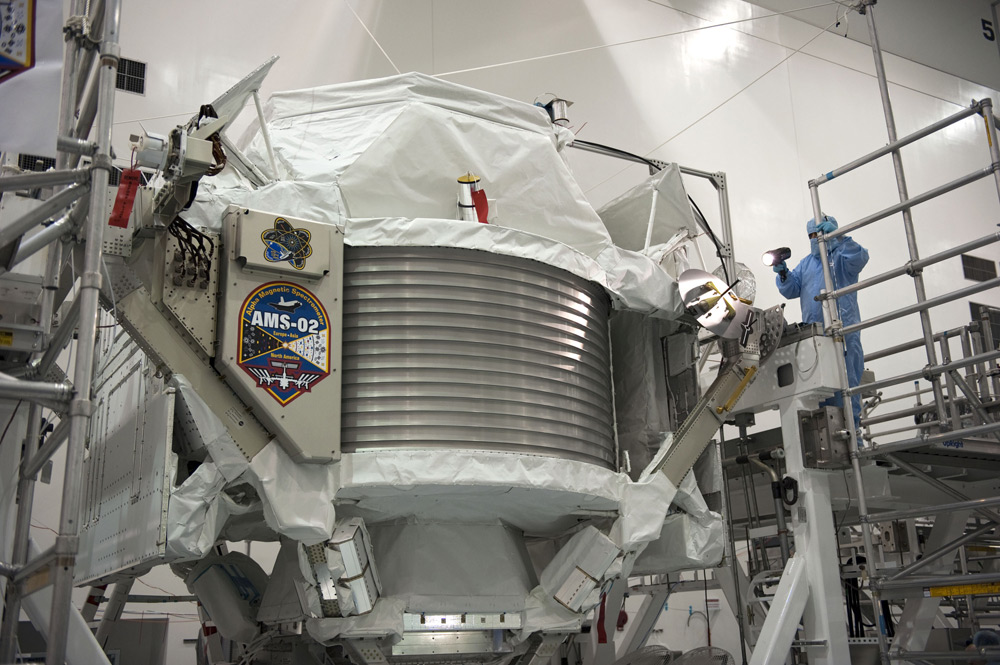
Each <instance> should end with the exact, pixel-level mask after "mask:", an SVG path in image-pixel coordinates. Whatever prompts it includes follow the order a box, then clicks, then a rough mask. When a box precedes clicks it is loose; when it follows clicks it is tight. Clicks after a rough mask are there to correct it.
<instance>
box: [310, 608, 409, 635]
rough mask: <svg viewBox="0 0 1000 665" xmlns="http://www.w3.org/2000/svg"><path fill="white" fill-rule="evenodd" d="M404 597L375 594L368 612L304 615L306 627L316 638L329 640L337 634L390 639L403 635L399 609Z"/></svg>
mask: <svg viewBox="0 0 1000 665" xmlns="http://www.w3.org/2000/svg"><path fill="white" fill-rule="evenodd" d="M405 610H406V601H405V600H402V599H400V598H379V599H378V600H377V601H375V607H374V608H373V609H372V611H371V612H369V613H368V614H362V615H361V616H353V617H339V618H326V619H306V631H307V632H308V633H309V635H310V636H312V638H313V639H314V640H316V641H317V642H320V643H322V644H330V643H331V642H332V641H333V640H335V639H337V638H338V637H348V638H350V637H382V636H388V637H389V640H390V641H392V642H398V641H399V640H400V639H402V637H403V612H404V611H405Z"/></svg>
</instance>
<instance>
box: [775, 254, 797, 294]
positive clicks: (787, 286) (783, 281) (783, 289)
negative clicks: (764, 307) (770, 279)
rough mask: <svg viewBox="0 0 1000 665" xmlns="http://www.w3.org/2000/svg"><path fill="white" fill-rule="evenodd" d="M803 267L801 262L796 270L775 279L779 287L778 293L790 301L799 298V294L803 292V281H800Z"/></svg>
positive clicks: (788, 271)
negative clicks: (800, 272)
mask: <svg viewBox="0 0 1000 665" xmlns="http://www.w3.org/2000/svg"><path fill="white" fill-rule="evenodd" d="M801 267H802V263H801V262H800V263H799V265H797V266H795V269H794V270H787V271H785V273H784V274H781V275H778V276H776V277H775V278H774V283H775V284H777V285H778V292H779V293H781V295H783V296H785V297H786V298H788V299H789V300H791V299H793V298H798V297H799V292H800V291H801V290H802V280H801V279H799V268H801Z"/></svg>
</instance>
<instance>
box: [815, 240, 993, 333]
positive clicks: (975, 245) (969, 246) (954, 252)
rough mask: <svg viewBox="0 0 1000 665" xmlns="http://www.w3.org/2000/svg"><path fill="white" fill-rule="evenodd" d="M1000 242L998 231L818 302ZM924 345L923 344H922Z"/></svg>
mask: <svg viewBox="0 0 1000 665" xmlns="http://www.w3.org/2000/svg"><path fill="white" fill-rule="evenodd" d="M998 240H1000V231H996V232H994V233H991V234H989V235H986V236H983V237H982V238H976V239H975V240H970V241H969V242H967V243H963V244H961V245H957V246H955V247H952V248H951V249H946V250H945V251H943V252H938V253H937V254H933V255H931V256H928V257H926V258H923V259H920V260H919V261H908V262H907V263H904V264H903V265H901V266H899V267H898V268H893V269H892V270H887V271H886V272H884V273H881V274H879V275H875V276H874V277H869V278H868V279H863V280H861V281H859V282H855V283H854V284H849V285H848V286H845V287H842V288H839V289H837V290H836V291H831V292H829V293H825V292H824V293H821V294H819V295H818V296H816V300H825V299H830V298H839V297H841V296H845V295H847V294H848V293H854V292H855V291H860V290H861V289H866V288H868V287H869V286H875V285H876V284H881V283H882V282H887V281H889V280H890V279H895V278H896V277H902V276H903V275H906V274H910V273H912V272H914V271H917V270H923V269H924V268H926V267H927V266H931V265H934V264H935V263H940V262H941V261H944V260H945V259H950V258H952V257H955V256H958V255H960V254H965V253H966V252H971V251H972V250H974V249H979V248H980V247H985V246H986V245H990V244H992V243H995V242H997V241H998ZM921 343H923V342H921Z"/></svg>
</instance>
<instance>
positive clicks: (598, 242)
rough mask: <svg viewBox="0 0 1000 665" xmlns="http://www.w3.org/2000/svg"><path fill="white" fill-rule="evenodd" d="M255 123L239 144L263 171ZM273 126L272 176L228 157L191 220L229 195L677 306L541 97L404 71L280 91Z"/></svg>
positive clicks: (655, 311) (370, 240)
mask: <svg viewBox="0 0 1000 665" xmlns="http://www.w3.org/2000/svg"><path fill="white" fill-rule="evenodd" d="M254 129H255V128H251V134H250V139H249V145H244V146H243V147H245V149H246V153H247V155H248V157H250V158H251V159H252V160H253V161H254V162H255V163H256V164H257V165H258V166H259V167H260V168H261V169H262V170H264V171H265V172H269V171H270V166H269V159H268V156H267V151H266V147H265V145H264V140H263V137H262V136H261V134H260V133H259V132H254ZM268 129H269V132H270V137H271V143H272V146H273V152H274V155H275V159H276V161H277V164H278V171H279V173H278V174H277V175H278V177H279V178H280V180H279V181H278V182H274V183H271V184H268V185H266V186H264V187H262V188H260V189H257V190H254V189H252V187H251V186H250V185H249V183H247V182H246V181H244V180H243V179H242V178H241V177H240V176H239V175H238V174H236V173H235V172H233V171H231V170H227V171H226V172H225V173H223V174H222V175H220V176H217V177H215V178H205V179H203V180H202V182H201V186H200V188H199V193H198V197H197V199H196V202H195V204H194V205H193V206H192V208H191V209H190V210H189V211H187V212H186V213H185V219H187V220H188V221H190V222H192V223H195V224H200V225H203V226H207V227H210V228H216V229H217V228H219V226H220V221H221V218H222V211H223V210H224V209H225V207H226V206H227V205H229V204H237V205H242V206H245V207H248V208H253V209H256V210H266V211H269V212H275V213H278V214H284V215H290V216H295V217H300V218H303V219H311V220H315V221H318V222H325V223H330V224H337V225H341V226H345V227H346V228H345V241H346V242H347V243H348V244H353V245H365V244H374V243H375V240H374V239H377V238H379V237H384V238H385V239H386V241H388V239H389V238H391V239H392V243H393V244H402V245H411V246H445V245H448V246H454V247H469V248H473V249H485V250H486V251H495V252H497V253H501V254H512V255H517V256H523V257H526V258H533V259H537V260H540V261H544V262H546V263H550V264H552V265H555V266H558V267H561V268H564V269H566V270H568V271H570V272H573V273H574V274H577V275H580V276H581V277H584V278H586V279H592V280H594V281H595V282H597V283H599V284H601V285H603V286H604V287H605V288H607V289H608V290H609V291H610V292H611V293H612V295H613V296H614V297H615V300H616V302H617V305H618V306H619V307H621V308H627V309H635V310H637V311H642V312H646V313H650V314H652V315H656V316H660V317H664V318H675V317H676V316H678V315H679V314H680V312H681V303H680V299H679V296H678V293H677V287H676V283H675V282H674V280H673V279H672V278H671V277H669V276H668V275H666V274H665V273H664V272H663V270H661V269H660V268H659V266H658V265H657V264H656V262H654V261H653V260H651V259H649V258H647V257H645V256H643V255H641V254H638V253H635V252H629V251H625V250H622V249H620V248H618V247H616V246H615V245H614V244H613V242H612V238H611V235H610V234H609V233H608V231H607V229H606V228H605V226H604V224H603V222H602V221H601V219H600V217H599V216H598V214H597V212H596V211H595V210H594V209H593V207H592V206H591V205H590V204H589V203H588V202H587V200H586V197H585V196H584V194H583V192H582V190H581V189H580V187H579V185H578V184H577V182H576V180H575V179H574V178H573V175H572V174H571V173H570V171H569V168H568V167H567V166H566V164H565V163H564V162H563V160H562V159H561V157H560V155H559V152H558V151H557V146H559V145H561V144H563V142H564V141H565V139H566V137H565V136H564V135H563V134H561V133H559V132H558V130H554V129H553V127H552V125H551V124H550V123H549V121H548V116H547V115H546V113H545V111H544V110H542V109H540V108H537V107H534V106H532V105H530V104H527V103H524V102H518V101H514V100H510V99H506V98H504V97H500V96H498V95H493V94H490V93H486V92H482V91H479V90H474V89H472V88H466V87H464V86H460V85H457V84H454V83H449V82H447V81H441V80H438V79H435V78H433V77H429V76H425V75H422V74H404V75H401V76H395V77H390V78H386V79H377V80H373V81H360V82H355V83H348V84H341V85H335V86H327V87H322V88H314V89H309V90H298V91H291V92H285V93H278V94H276V95H274V97H272V99H271V100H270V103H269V105H268ZM245 143H246V142H245ZM467 172H473V173H476V174H477V175H478V176H480V178H481V184H482V186H483V188H484V189H485V191H486V193H487V196H488V197H489V198H490V199H493V200H495V204H494V206H495V213H496V224H495V225H494V224H492V223H491V224H490V225H489V227H488V228H486V229H485V230H484V229H482V228H480V227H483V226H485V225H480V224H476V223H462V222H459V221H457V220H456V217H457V206H456V196H457V192H458V189H457V187H458V185H457V182H456V180H457V178H458V177H459V176H461V175H463V174H465V173H467ZM491 216H492V215H491ZM362 219H367V220H368V223H367V224H362V223H353V222H354V221H355V220H362ZM349 222H351V223H349ZM378 227H384V228H378ZM497 227H501V228H497ZM518 232H520V233H518ZM525 234H530V235H525Z"/></svg>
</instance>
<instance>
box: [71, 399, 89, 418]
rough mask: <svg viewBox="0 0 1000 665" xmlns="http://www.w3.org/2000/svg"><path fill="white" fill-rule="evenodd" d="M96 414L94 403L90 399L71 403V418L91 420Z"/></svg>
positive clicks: (75, 400) (76, 400)
mask: <svg viewBox="0 0 1000 665" xmlns="http://www.w3.org/2000/svg"><path fill="white" fill-rule="evenodd" d="M93 413H94V403H93V402H91V401H90V400H89V399H74V400H70V403H69V415H70V416H83V417H84V418H89V417H90V416H91V415H93Z"/></svg>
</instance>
